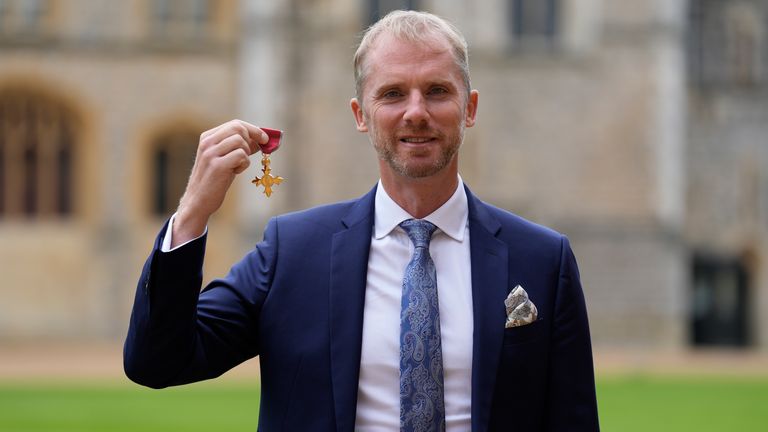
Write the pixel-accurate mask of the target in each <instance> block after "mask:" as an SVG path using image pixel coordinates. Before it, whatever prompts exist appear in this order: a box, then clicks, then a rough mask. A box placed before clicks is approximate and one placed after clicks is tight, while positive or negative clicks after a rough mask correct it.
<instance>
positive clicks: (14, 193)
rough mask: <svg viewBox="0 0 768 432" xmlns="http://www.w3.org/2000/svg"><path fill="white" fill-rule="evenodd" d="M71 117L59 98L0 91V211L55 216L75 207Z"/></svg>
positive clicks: (2, 213) (9, 214)
mask: <svg viewBox="0 0 768 432" xmlns="http://www.w3.org/2000/svg"><path fill="white" fill-rule="evenodd" d="M74 130H75V122H74V118H73V115H72V114H71V113H70V112H69V111H68V110H67V109H66V108H64V107H63V106H62V105H61V104H59V103H57V102H55V101H52V100H49V99H48V98H47V97H44V96H40V95H38V94H36V93H34V92H29V91H26V90H16V89H6V90H2V91H0V217H3V218H32V217H43V218H47V217H59V216H66V215H69V214H70V213H72V209H73V199H74V194H73V184H74V179H73V173H74V170H73V166H72V165H73V163H74V160H73V151H74V148H73V147H74V141H75V140H74V138H75V137H74Z"/></svg>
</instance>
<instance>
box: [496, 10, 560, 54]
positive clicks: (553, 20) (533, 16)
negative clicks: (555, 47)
mask: <svg viewBox="0 0 768 432" xmlns="http://www.w3.org/2000/svg"><path fill="white" fill-rule="evenodd" d="M508 17H509V29H510V33H511V37H512V40H513V43H514V45H515V46H518V45H519V44H524V45H529V44H531V43H533V44H544V45H550V44H551V43H552V42H554V41H555V37H556V36H557V20H558V0H512V1H511V3H510V5H509V13H508Z"/></svg>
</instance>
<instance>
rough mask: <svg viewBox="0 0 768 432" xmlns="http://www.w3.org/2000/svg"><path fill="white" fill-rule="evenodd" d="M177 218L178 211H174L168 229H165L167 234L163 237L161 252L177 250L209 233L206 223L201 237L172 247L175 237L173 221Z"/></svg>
mask: <svg viewBox="0 0 768 432" xmlns="http://www.w3.org/2000/svg"><path fill="white" fill-rule="evenodd" d="M175 219H176V213H174V214H173V216H171V220H169V221H168V228H166V230H165V236H164V237H163V244H162V245H160V252H171V251H175V250H176V249H178V248H180V247H182V246H184V245H186V244H187V243H189V242H193V241H195V240H197V239H199V238H200V237H203V236H204V235H206V234H208V225H206V226H205V231H203V233H202V234H201V235H200V236H199V237H196V238H193V239H192V240H189V241H187V242H184V243H182V244H180V245H178V246H176V247H175V248H173V249H171V244H172V243H171V241H172V240H173V239H172V237H173V236H172V233H173V221H174V220H175Z"/></svg>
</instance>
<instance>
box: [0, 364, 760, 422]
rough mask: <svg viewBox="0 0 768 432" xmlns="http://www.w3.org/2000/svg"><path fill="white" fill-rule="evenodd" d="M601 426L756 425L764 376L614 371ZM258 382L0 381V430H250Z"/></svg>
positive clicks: (605, 383) (601, 384) (603, 390)
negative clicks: (151, 385) (161, 386)
mask: <svg viewBox="0 0 768 432" xmlns="http://www.w3.org/2000/svg"><path fill="white" fill-rule="evenodd" d="M597 392H598V399H599V405H600V419H601V422H600V423H601V425H602V430H603V431H608V432H612V431H618V432H633V431H643V432H647V431H696V432H709V431H723V430H728V431H740V432H749V431H764V430H766V428H767V427H768V377H762V378H754V379H748V378H724V377H705V378H704V377H703V378H690V377H667V376H616V377H605V378H602V379H600V380H599V381H598V386H597ZM258 406H259V395H258V385H257V384H256V383H254V382H248V383H237V382H233V381H220V382H212V383H201V384H194V385H191V386H186V387H180V388H172V389H166V390H162V391H155V390H149V389H144V388H141V387H138V386H136V385H133V384H129V383H127V382H104V381H97V382H84V383H72V382H66V381H61V382H53V383H44V382H41V381H35V382H4V383H3V382H0V431H3V432H17V431H18V432H32V431H35V432H38V431H57V432H58V431H61V432H68V431H78V432H88V431H100V432H108V431H148V432H151V431H167V430H184V431H193V432H194V431H211V430H216V431H222V432H225V431H252V430H255V429H256V422H257V419H258Z"/></svg>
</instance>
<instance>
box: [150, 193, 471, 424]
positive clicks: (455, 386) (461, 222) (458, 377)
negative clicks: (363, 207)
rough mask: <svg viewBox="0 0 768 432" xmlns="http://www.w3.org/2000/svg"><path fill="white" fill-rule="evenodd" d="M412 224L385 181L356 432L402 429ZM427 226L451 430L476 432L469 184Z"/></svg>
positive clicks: (379, 196) (368, 292)
mask: <svg viewBox="0 0 768 432" xmlns="http://www.w3.org/2000/svg"><path fill="white" fill-rule="evenodd" d="M175 217H176V215H175V214H174V215H173V216H172V217H171V220H170V221H169V223H168V229H167V230H166V234H165V238H164V239H163V243H162V245H161V247H160V250H161V251H162V252H168V251H171V250H174V249H177V248H179V247H181V246H183V244H182V245H179V246H177V247H175V248H173V249H171V233H172V232H173V222H174V219H175ZM412 218H413V216H411V215H410V214H408V212H406V211H405V210H403V209H402V208H401V207H400V206H399V205H397V203H395V202H394V201H393V200H392V198H390V196H389V195H388V194H387V192H386V191H385V190H384V187H383V186H382V185H381V182H379V187H378V188H377V189H376V201H375V210H374V226H373V237H372V238H371V249H370V255H369V257H368V277H367V281H366V287H365V307H364V310H363V343H362V352H361V355H360V381H359V384H358V394H357V417H356V419H355V431H362V432H380V431H381V432H384V431H387V432H389V431H397V430H400V307H401V306H400V300H401V297H402V291H403V276H404V274H405V267H406V266H407V265H408V262H409V261H410V258H411V254H412V253H413V243H412V242H411V239H410V238H408V235H407V234H406V233H405V231H404V230H403V229H402V228H400V227H399V225H400V222H402V221H404V220H406V219H412ZM424 219H425V220H428V221H429V222H431V223H433V224H434V225H435V226H437V230H436V231H435V233H434V234H433V235H432V241H431V242H430V245H429V253H430V255H431V256H432V260H433V261H434V263H435V269H436V272H437V292H438V294H437V295H438V301H439V303H440V334H441V343H442V349H443V376H444V377H443V382H444V385H445V394H444V395H445V423H446V431H447V432H459V431H467V430H470V429H471V424H470V420H471V416H470V413H471V402H472V400H471V388H472V332H473V328H474V326H473V321H472V318H473V313H472V281H471V272H470V267H471V262H470V252H469V224H468V207H467V194H466V192H465V191H464V183H463V182H462V180H461V178H459V185H458V187H457V188H456V191H455V192H454V193H453V195H452V196H451V198H450V199H448V201H446V202H445V204H443V205H442V206H441V207H440V208H438V209H437V210H435V211H434V212H433V213H432V214H430V215H429V216H427V217H425V218H424ZM207 230H208V228H207V227H206V232H207ZM190 241H191V240H190ZM187 243H188V242H187ZM184 244H186V243H184Z"/></svg>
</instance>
